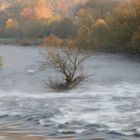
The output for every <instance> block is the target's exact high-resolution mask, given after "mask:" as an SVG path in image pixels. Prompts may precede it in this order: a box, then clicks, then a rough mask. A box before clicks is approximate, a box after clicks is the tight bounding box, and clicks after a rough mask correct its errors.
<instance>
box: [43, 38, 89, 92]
mask: <svg viewBox="0 0 140 140" xmlns="http://www.w3.org/2000/svg"><path fill="white" fill-rule="evenodd" d="M44 43H45V46H47V52H48V57H49V60H50V62H51V64H53V66H54V68H55V69H56V70H57V71H59V72H60V73H61V74H62V75H63V77H64V79H63V80H62V82H60V81H52V80H50V86H51V87H52V88H54V89H59V90H68V89H72V88H73V87H75V86H76V85H78V84H79V83H80V82H81V81H83V80H84V79H85V78H86V76H84V74H83V73H82V68H83V64H84V62H85V61H86V60H87V59H88V58H89V57H90V54H89V52H88V53H87V52H85V51H84V52H83V51H80V50H79V49H78V48H75V44H74V41H72V40H62V39H59V38H58V37H56V36H53V35H52V36H49V37H47V38H45V39H44Z"/></svg>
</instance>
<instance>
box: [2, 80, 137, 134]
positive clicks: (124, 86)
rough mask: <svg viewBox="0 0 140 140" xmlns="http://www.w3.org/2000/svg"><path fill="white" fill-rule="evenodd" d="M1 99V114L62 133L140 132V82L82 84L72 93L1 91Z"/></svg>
mask: <svg viewBox="0 0 140 140" xmlns="http://www.w3.org/2000/svg"><path fill="white" fill-rule="evenodd" d="M21 95H22V96H21ZM13 99H14V100H13ZM0 100H1V103H0V105H1V108H0V117H2V116H4V115H5V117H7V116H6V115H8V116H10V117H12V118H14V117H17V116H19V117H20V118H28V119H27V120H30V121H33V120H36V121H37V122H38V123H40V125H42V126H47V127H48V126H49V125H50V128H51V127H52V126H56V127H54V129H56V130H57V131H59V132H60V133H61V132H64V130H65V131H70V130H73V131H74V132H75V133H83V132H84V131H91V130H92V129H94V130H96V131H107V132H116V133H120V134H124V135H134V134H138V133H140V120H139V116H140V104H139V103H140V84H129V83H126V82H125V83H121V84H120V85H119V84H117V85H111V86H109V85H108V86H107V85H106V86H101V85H94V86H91V85H89V87H88V91H87V89H86V88H85V87H84V86H81V88H77V89H76V90H72V91H69V92H68V93H53V92H52V93H22V92H18V91H13V92H6V93H4V92H2V91H1V93H0ZM10 117H9V118H10ZM2 118H3V117H2ZM29 118H30V119H29ZM16 119H17V118H16ZM74 125H75V126H74ZM59 126H60V127H59ZM61 126H63V127H62V128H61ZM86 126H89V127H88V129H87V127H86ZM63 129H64V130H63Z"/></svg>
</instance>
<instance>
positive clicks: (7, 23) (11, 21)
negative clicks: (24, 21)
mask: <svg viewBox="0 0 140 140" xmlns="http://www.w3.org/2000/svg"><path fill="white" fill-rule="evenodd" d="M13 27H14V20H13V19H12V18H9V19H8V20H7V21H6V28H13Z"/></svg>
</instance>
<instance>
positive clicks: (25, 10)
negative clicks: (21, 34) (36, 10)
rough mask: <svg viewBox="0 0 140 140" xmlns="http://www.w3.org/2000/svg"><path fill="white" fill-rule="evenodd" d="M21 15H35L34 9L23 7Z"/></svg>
mask: <svg viewBox="0 0 140 140" xmlns="http://www.w3.org/2000/svg"><path fill="white" fill-rule="evenodd" d="M20 15H21V16H24V17H31V16H33V10H32V9H31V8H27V7H25V8H23V9H22V11H21V13H20Z"/></svg>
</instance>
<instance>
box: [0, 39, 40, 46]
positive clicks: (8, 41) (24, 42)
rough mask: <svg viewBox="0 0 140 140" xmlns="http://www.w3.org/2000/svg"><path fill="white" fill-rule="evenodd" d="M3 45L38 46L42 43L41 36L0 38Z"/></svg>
mask: <svg viewBox="0 0 140 140" xmlns="http://www.w3.org/2000/svg"><path fill="white" fill-rule="evenodd" d="M0 44H2V45H21V46H38V45H41V44H42V39H39V38H0Z"/></svg>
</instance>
